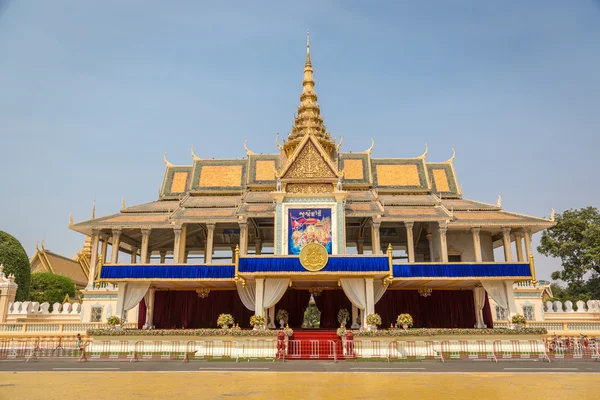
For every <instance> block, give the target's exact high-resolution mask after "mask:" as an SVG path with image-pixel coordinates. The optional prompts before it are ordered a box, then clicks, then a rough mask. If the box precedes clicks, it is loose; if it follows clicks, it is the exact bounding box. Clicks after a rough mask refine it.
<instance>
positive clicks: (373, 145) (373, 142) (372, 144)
mask: <svg viewBox="0 0 600 400" xmlns="http://www.w3.org/2000/svg"><path fill="white" fill-rule="evenodd" d="M374 147H375V140H373V138H371V147H369V148H368V149H367V151H365V153H369V154H371V152H372V151H373V148H374Z"/></svg>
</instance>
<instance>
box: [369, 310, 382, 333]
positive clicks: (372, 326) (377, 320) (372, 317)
mask: <svg viewBox="0 0 600 400" xmlns="http://www.w3.org/2000/svg"><path fill="white" fill-rule="evenodd" d="M367 325H368V326H369V330H370V331H376V330H377V326H378V325H381V316H380V315H379V314H377V313H374V314H369V315H367Z"/></svg>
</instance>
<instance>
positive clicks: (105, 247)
mask: <svg viewBox="0 0 600 400" xmlns="http://www.w3.org/2000/svg"><path fill="white" fill-rule="evenodd" d="M109 237H110V235H109V234H108V233H103V234H102V235H101V237H100V238H101V239H102V250H101V251H100V254H102V263H103V264H106V263H107V262H108V259H107V257H108V238H109Z"/></svg>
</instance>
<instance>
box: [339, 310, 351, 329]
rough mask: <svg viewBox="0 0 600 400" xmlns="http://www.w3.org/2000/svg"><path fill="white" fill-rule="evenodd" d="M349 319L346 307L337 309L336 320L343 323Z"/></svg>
mask: <svg viewBox="0 0 600 400" xmlns="http://www.w3.org/2000/svg"><path fill="white" fill-rule="evenodd" d="M349 320H350V313H349V312H348V310H347V309H346V308H342V309H341V310H340V311H338V322H339V323H340V324H342V325H345V323H346V321H349Z"/></svg>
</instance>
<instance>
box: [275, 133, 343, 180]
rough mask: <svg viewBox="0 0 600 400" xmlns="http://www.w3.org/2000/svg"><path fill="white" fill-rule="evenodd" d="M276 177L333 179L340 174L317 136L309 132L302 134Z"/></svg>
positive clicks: (340, 175)
mask: <svg viewBox="0 0 600 400" xmlns="http://www.w3.org/2000/svg"><path fill="white" fill-rule="evenodd" d="M277 177H278V178H283V179H307V178H308V179H314V178H324V179H328V180H331V179H333V180H334V181H335V180H337V178H340V177H342V174H341V173H340V172H339V171H338V170H337V168H336V167H335V166H334V165H333V163H332V162H331V159H330V158H329V155H328V154H327V153H326V152H325V150H324V149H323V147H321V144H320V143H319V141H318V140H317V138H316V137H315V136H314V135H310V134H309V135H305V136H304V138H303V139H302V141H301V142H300V144H299V145H298V147H296V149H295V150H294V153H293V154H292V156H291V157H290V158H289V160H288V162H287V164H286V166H285V167H284V168H283V170H282V171H281V172H280V173H278V174H277Z"/></svg>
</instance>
